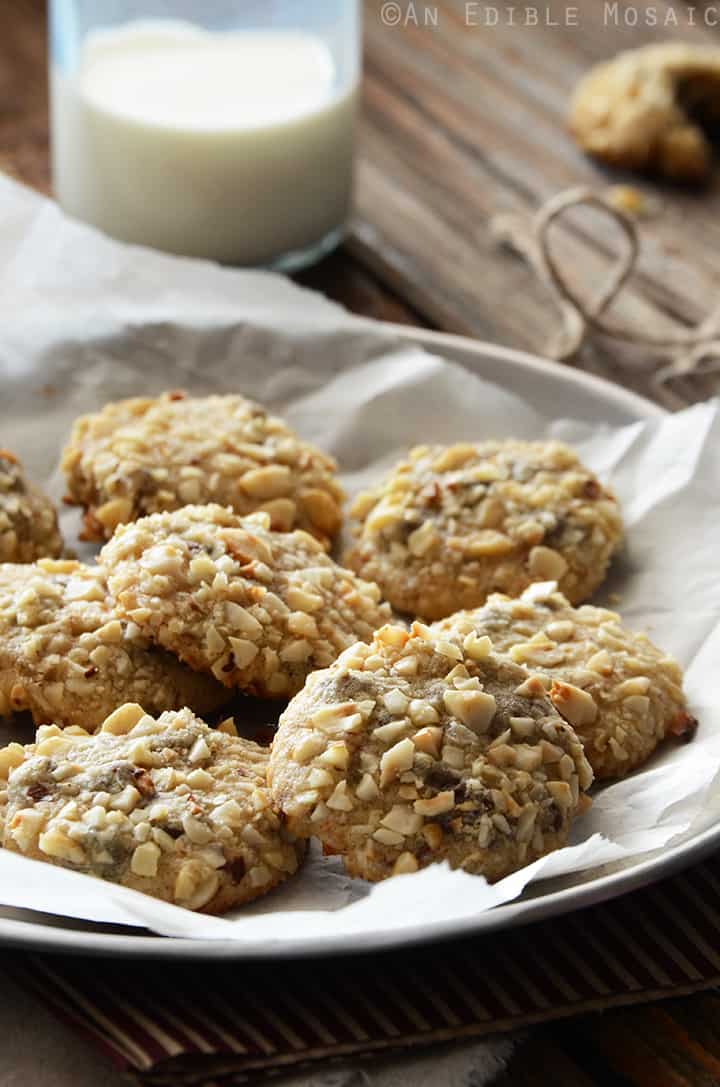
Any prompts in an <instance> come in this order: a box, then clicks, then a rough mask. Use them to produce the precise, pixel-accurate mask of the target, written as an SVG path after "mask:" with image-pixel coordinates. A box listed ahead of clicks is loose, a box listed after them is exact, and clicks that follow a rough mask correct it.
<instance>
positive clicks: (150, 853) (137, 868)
mask: <svg viewBox="0 0 720 1087" xmlns="http://www.w3.org/2000/svg"><path fill="white" fill-rule="evenodd" d="M161 853H162V851H161V849H160V847H159V846H158V845H156V844H155V842H144V843H143V845H139V846H138V847H137V849H136V850H135V852H134V853H133V855H132V860H131V861H130V869H131V871H132V872H134V873H135V875H136V876H144V877H145V878H146V879H154V878H155V876H156V875H157V871H158V861H159V860H160V857H161Z"/></svg>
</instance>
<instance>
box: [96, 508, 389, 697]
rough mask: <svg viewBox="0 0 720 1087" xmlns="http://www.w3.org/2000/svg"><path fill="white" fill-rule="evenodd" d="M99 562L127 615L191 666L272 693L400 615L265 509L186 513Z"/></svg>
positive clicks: (126, 538) (160, 519) (142, 525)
mask: <svg viewBox="0 0 720 1087" xmlns="http://www.w3.org/2000/svg"><path fill="white" fill-rule="evenodd" d="M101 561H102V562H103V563H104V564H105V565H106V566H107V568H108V571H109V573H108V583H109V585H110V590H111V592H112V594H113V596H114V599H115V601H116V606H117V608H118V609H119V611H120V612H121V614H123V615H124V616H125V617H126V618H127V619H129V620H130V621H132V622H133V624H135V625H137V627H138V628H139V629H140V630H142V632H143V633H144V634H146V635H147V636H148V637H150V638H152V639H153V640H154V641H156V642H157V643H158V644H159V645H161V646H164V647H165V649H168V650H170V651H172V652H173V653H175V654H176V655H177V656H178V657H180V659H181V660H183V661H186V662H187V663H188V664H189V665H190V666H191V667H192V668H197V669H199V670H209V671H211V672H212V673H213V675H214V676H216V678H217V679H219V680H220V681H221V682H222V683H224V684H226V685H227V686H228V687H239V688H241V689H243V690H245V691H249V692H251V693H253V694H257V695H260V696H261V697H268V698H283V697H287V696H289V695H291V694H294V693H295V692H296V691H299V690H300V688H301V687H302V685H303V683H304V682H305V677H306V676H307V675H308V674H309V673H310V672H312V671H314V670H315V669H316V668H325V667H327V665H329V664H330V663H331V662H332V661H334V660H335V658H336V657H337V656H339V654H340V653H341V652H342V651H343V649H346V648H347V647H348V646H349V645H352V643H353V642H356V641H358V640H363V639H364V640H367V639H369V638H370V637H371V636H372V634H373V631H375V630H376V629H377V628H378V627H379V626H382V624H383V623H384V622H386V621H387V619H388V618H389V615H390V611H389V608H388V606H387V605H386V604H381V603H380V590H379V589H378V587H377V586H376V585H372V584H370V583H368V582H365V581H361V580H360V578H358V577H356V575H355V574H353V573H352V572H351V571H350V570H343V569H342V568H341V567H340V566H338V565H337V563H335V562H333V560H332V559H331V558H329V557H328V555H327V554H326V553H325V551H324V550H323V548H322V546H321V545H320V544H319V543H318V541H317V540H315V539H313V537H312V536H309V535H308V534H307V533H306V532H303V531H301V530H297V531H295V532H273V531H272V530H271V528H270V518H269V517H268V515H267V514H262V513H259V514H254V515H252V516H250V517H245V518H243V517H239V516H238V515H237V514H235V513H233V512H232V511H231V510H229V509H222V507H220V506H186V507H185V508H184V509H181V510H176V511H175V512H173V513H162V514H155V515H154V516H152V517H145V518H142V519H141V520H139V521H136V522H135V523H134V524H131V525H125V526H124V527H122V528H120V529H118V531H117V532H116V534H115V536H114V537H113V539H112V540H111V541H110V542H109V543H108V544H106V545H105V547H104V549H103V551H102V554H101Z"/></svg>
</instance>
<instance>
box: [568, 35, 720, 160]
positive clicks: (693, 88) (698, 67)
mask: <svg viewBox="0 0 720 1087" xmlns="http://www.w3.org/2000/svg"><path fill="white" fill-rule="evenodd" d="M719 95H720V49H718V48H716V47H703V46H697V45H690V44H688V43H686V42H664V43H662V44H660V45H649V46H644V47H642V48H640V49H633V50H629V51H627V52H623V53H620V54H618V56H616V57H614V58H613V59H612V60H610V61H607V62H606V63H603V64H598V65H596V66H595V67H594V68H591V70H590V71H589V72H588V73H587V75H585V76H584V77H583V79H582V80H581V82H580V83H579V84H578V86H577V88H576V90H575V92H574V94H573V98H572V103H571V106H570V117H569V121H570V128H571V130H572V132H573V134H574V136H575V138H576V140H577V142H578V144H579V145H580V147H581V148H582V149H583V151H586V152H587V153H588V154H590V155H594V156H595V157H596V158H598V159H601V160H602V161H603V162H607V163H609V164H610V165H613V166H621V167H623V168H624V169H631V170H642V171H650V172H653V173H658V174H663V175H664V176H665V177H669V178H671V179H672V180H674V181H690V182H693V181H695V182H697V181H704V180H705V179H706V178H707V176H708V174H709V173H710V170H711V166H712V158H713V154H712V144H711V142H710V139H709V138H708V136H706V134H705V133H704V132H703V129H702V127H701V124H699V123H698V121H700V122H705V121H707V123H708V124H709V126H711V127H713V126H714V125H716V124H717V121H718V116H719V110H718V105H717V103H718V96H719Z"/></svg>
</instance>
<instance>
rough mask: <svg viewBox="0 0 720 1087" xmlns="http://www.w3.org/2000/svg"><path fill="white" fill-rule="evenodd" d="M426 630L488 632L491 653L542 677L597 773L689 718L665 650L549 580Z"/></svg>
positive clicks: (631, 757) (611, 771)
mask: <svg viewBox="0 0 720 1087" xmlns="http://www.w3.org/2000/svg"><path fill="white" fill-rule="evenodd" d="M431 629H432V631H433V634H434V635H435V636H436V637H439V638H447V639H450V640H452V641H456V642H458V644H462V643H463V640H464V639H465V638H466V637H470V638H471V639H473V638H475V637H477V636H478V635H487V636H488V637H489V638H491V640H492V643H493V648H494V649H495V651H496V652H497V653H502V654H504V655H505V654H506V655H507V657H508V658H509V659H510V660H512V661H514V662H515V663H516V664H521V665H524V666H525V667H526V668H529V669H532V671H533V672H536V673H541V674H542V675H545V676H549V677H550V679H551V680H552V686H551V688H550V691H549V696H550V699H551V701H552V702H553V703H554V705H555V708H556V709H557V710H558V712H559V713H560V714H562V716H563V717H564V718H565V720H566V721H569V722H570V724H571V725H572V726H573V727H574V728H575V731H576V732H577V734H578V736H579V737H580V739H581V741H582V743H583V746H584V748H585V754H586V756H587V758H588V761H589V762H590V765H591V766H592V768H593V771H594V773H595V777H596V778H610V777H622V776H623V775H624V774H627V773H629V771H631V770H634V769H635V768H636V767H637V766H639V765H640V764H641V763H643V762H645V760H646V759H647V758H649V757H650V755H651V754H652V753H653V751H654V750H655V748H656V746H657V745H658V743H659V742H660V741H661V740H662V739H663V737H664V736H665V734H666V733H667V732H670V733H674V734H675V735H687V734H691V733H692V731H693V730H694V728H695V726H696V724H697V722H696V721H695V719H694V718H693V717H691V716H690V714H689V713H688V712H687V706H686V703H685V697H684V695H683V692H682V673H681V671H680V667H679V665H678V664H677V662H676V661H674V660H673V659H672V657H669V656H667V654H666V653H663V652H662V650H660V649H657V648H656V647H655V646H654V645H653V644H652V642H651V641H650V640H649V639H648V638H647V637H646V636H645V635H644V634H637V633H635V632H634V631H631V630H628V629H627V627H624V626H623V625H622V622H621V620H620V616H619V615H617V614H616V613H615V612H613V611H607V610H606V609H605V608H596V607H592V606H591V605H589V604H585V605H583V606H582V607H580V608H574V607H573V606H572V605H571V604H570V603H569V602H568V601H567V600H566V599H565V597H564V596H563V595H562V593H560V592H558V591H557V586H556V585H555V583H554V582H549V583H546V584H542V583H540V584H537V585H532V586H530V588H529V589H527V590H526V591H525V592H524V593H523V595H522V596H521V597H520V599H519V600H511V599H510V598H509V597H506V596H501V595H494V596H491V597H490V599H489V600H488V601H487V603H486V604H485V605H484V606H483V607H482V608H476V609H474V610H473V611H466V612H460V613H459V614H457V615H451V616H450V617H449V618H448V619H445V620H443V621H442V622H440V623H435V624H434V625H433V627H432V628H431Z"/></svg>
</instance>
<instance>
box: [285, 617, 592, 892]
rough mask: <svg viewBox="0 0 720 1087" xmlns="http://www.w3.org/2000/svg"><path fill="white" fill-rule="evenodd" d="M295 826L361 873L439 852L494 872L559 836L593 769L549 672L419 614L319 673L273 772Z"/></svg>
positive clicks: (293, 710)
mask: <svg viewBox="0 0 720 1087" xmlns="http://www.w3.org/2000/svg"><path fill="white" fill-rule="evenodd" d="M268 781H269V783H270V788H271V793H272V796H273V799H274V802H275V804H276V805H277V806H278V808H279V809H280V810H281V811H283V812H284V813H285V815H286V817H287V820H288V826H289V827H290V829H291V830H292V831H293V832H295V833H296V834H298V835H299V836H301V837H310V836H311V835H312V836H315V837H317V838H319V839H320V841H321V842H322V843H323V848H324V850H325V852H327V853H339V854H340V855H341V856H342V858H343V861H344V863H345V867H346V868H347V870H348V872H349V873H350V874H351V875H353V876H361V877H362V878H364V879H369V880H380V879H385V878H386V877H387V876H390V875H393V874H398V873H403V872H414V871H416V870H417V869H418V868H423V867H425V866H427V865H429V864H432V863H433V862H436V861H447V862H449V864H450V866H451V867H452V868H463V869H465V871H467V872H473V873H480V874H482V875H484V876H486V877H487V879H489V880H497V879H500V878H501V877H502V876H505V875H507V874H508V873H510V872H513V871H515V869H517V868H520V867H522V866H523V865H525V864H529V863H530V862H531V861H533V860H535V859H536V858H537V857H541V856H543V855H544V854H545V853H548V852H549V851H550V850H552V849H557V848H558V847H559V846H562V845H563V844H564V842H565V840H566V838H567V834H568V830H569V827H570V823H571V821H572V819H573V817H574V816H575V815H576V814H577V813H578V812H580V811H582V810H583V808H584V807H585V806H587V804H588V803H589V801H588V800H587V798H586V797H585V796H584V793H583V791H584V790H585V789H587V788H588V787H589V785H590V783H591V781H592V771H591V769H590V766H589V765H588V763H587V760H586V759H585V756H584V754H583V750H582V746H581V744H580V741H579V740H578V738H577V736H576V734H575V732H574V730H573V729H572V727H571V726H570V725H568V724H567V723H566V722H565V721H564V720H563V719H562V717H560V716H559V714H558V713H557V711H556V710H555V708H554V706H553V704H552V703H551V702H550V700H549V699H548V697H547V694H546V689H545V686H544V684H543V682H542V681H541V680H540V679H538V678H537V677H534V676H530V675H529V674H528V673H527V672H526V671H525V670H524V669H522V668H520V667H519V666H518V665H516V664H513V663H511V662H510V661H508V660H505V659H503V658H501V657H498V656H496V655H495V654H494V653H493V652H492V651H491V645H490V641H489V639H488V638H474V637H471V638H470V639H468V641H467V642H466V643H465V644H464V646H463V647H458V646H457V645H456V644H454V643H451V642H449V641H445V640H443V639H438V638H434V637H433V636H432V634H431V632H430V630H429V629H428V628H427V627H424V626H422V625H421V624H419V623H414V624H413V626H412V629H411V631H410V633H408V632H407V631H406V630H405V629H404V628H402V627H399V626H386V627H383V628H382V629H381V630H379V631H378V632H377V634H376V635H375V637H374V639H373V641H372V643H371V644H370V645H362V644H359V645H355V646H352V647H351V648H350V649H348V650H347V651H346V652H345V653H343V655H342V656H341V657H340V659H339V660H338V661H336V662H335V664H333V665H332V666H331V667H330V668H329V669H327V670H325V671H322V672H315V673H314V674H313V675H312V676H310V678H309V679H308V681H307V683H306V685H305V687H304V689H303V690H302V691H301V693H300V694H298V695H297V696H296V697H295V698H294V699H293V700H292V702H291V703H290V704H289V706H288V707H287V709H286V710H285V712H284V713H283V715H282V716H281V718H280V724H279V727H278V731H277V734H276V736H275V739H274V741H273V747H272V755H271V757H270V769H269V775H268Z"/></svg>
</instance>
